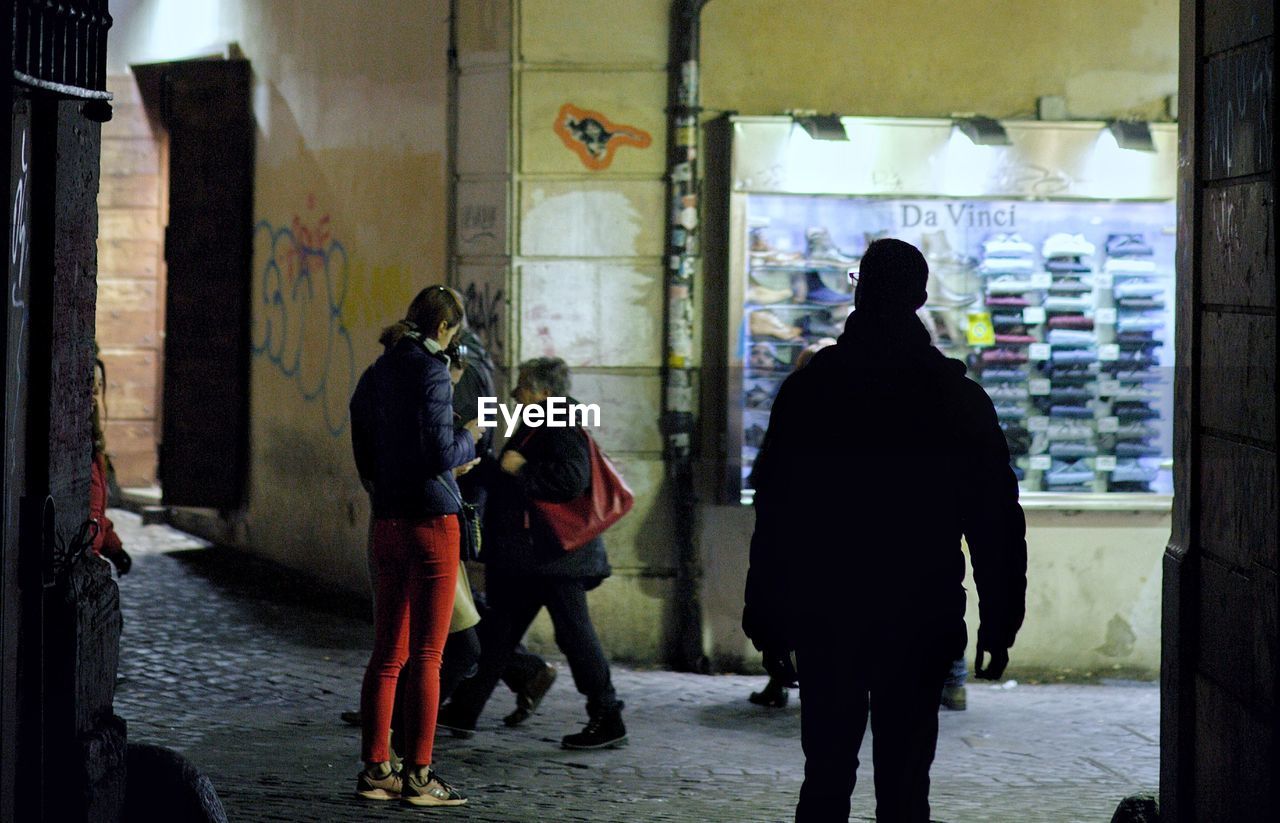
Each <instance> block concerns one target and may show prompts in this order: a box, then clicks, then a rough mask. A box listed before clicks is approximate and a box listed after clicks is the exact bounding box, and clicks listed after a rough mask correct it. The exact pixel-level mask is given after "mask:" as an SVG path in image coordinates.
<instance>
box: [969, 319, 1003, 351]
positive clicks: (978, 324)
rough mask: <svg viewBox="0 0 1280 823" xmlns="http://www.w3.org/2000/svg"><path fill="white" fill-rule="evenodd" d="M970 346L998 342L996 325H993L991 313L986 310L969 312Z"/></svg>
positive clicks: (989, 344) (988, 344)
mask: <svg viewBox="0 0 1280 823" xmlns="http://www.w3.org/2000/svg"><path fill="white" fill-rule="evenodd" d="M966 334H967V337H968V340H969V345H970V346H991V345H994V344H995V342H996V331H995V327H994V326H992V325H991V313H990V312H985V311H972V312H969V331H968V332H967V333H966Z"/></svg>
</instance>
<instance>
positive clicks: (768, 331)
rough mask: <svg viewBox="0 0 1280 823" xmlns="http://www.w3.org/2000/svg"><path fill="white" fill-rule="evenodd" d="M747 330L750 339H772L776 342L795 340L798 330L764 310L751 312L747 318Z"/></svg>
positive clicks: (798, 335)
mask: <svg viewBox="0 0 1280 823" xmlns="http://www.w3.org/2000/svg"><path fill="white" fill-rule="evenodd" d="M747 328H748V329H749V330H750V331H751V336H752V337H773V338H776V339H778V340H795V339H797V338H798V337H800V329H798V328H797V327H795V326H792V325H789V324H787V323H784V322H782V320H780V319H779V318H778V316H777V315H776V314H774V313H773V312H771V311H768V310H766V309H759V310H757V311H753V312H751V313H750V315H749V316H748V318H747Z"/></svg>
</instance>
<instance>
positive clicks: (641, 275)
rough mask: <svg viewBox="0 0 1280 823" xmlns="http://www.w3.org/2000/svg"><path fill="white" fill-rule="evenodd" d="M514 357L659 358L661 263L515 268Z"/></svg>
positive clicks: (628, 361) (645, 363) (600, 361)
mask: <svg viewBox="0 0 1280 823" xmlns="http://www.w3.org/2000/svg"><path fill="white" fill-rule="evenodd" d="M520 328H521V329H522V334H521V338H520V358H521V359H522V360H523V359H526V358H530V357H547V356H554V357H563V358H564V359H565V360H566V361H567V362H568V363H569V365H570V366H574V367H577V366H623V367H626V366H630V367H650V368H657V367H658V366H659V365H661V363H662V269H661V267H660V266H659V265H658V264H657V263H655V264H653V265H652V266H635V265H626V264H605V263H590V262H577V261H559V262H555V263H530V264H526V265H524V266H521V267H520Z"/></svg>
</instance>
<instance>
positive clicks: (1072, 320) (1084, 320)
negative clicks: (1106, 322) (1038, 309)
mask: <svg viewBox="0 0 1280 823" xmlns="http://www.w3.org/2000/svg"><path fill="white" fill-rule="evenodd" d="M1046 324H1047V325H1048V326H1049V328H1051V329H1075V330H1077V331H1092V330H1093V318H1092V317H1086V316H1085V315H1083V314H1055V315H1054V316H1053V317H1050V318H1049V319H1048V321H1046Z"/></svg>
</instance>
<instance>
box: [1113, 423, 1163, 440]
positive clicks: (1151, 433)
mask: <svg viewBox="0 0 1280 823" xmlns="http://www.w3.org/2000/svg"><path fill="white" fill-rule="evenodd" d="M1115 436H1116V439H1117V440H1150V439H1151V438H1153V437H1159V436H1160V432H1159V430H1158V429H1156V427H1155V426H1149V425H1147V424H1146V423H1143V422H1141V421H1139V422H1136V423H1121V424H1120V425H1119V426H1117V427H1116V431H1115Z"/></svg>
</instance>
